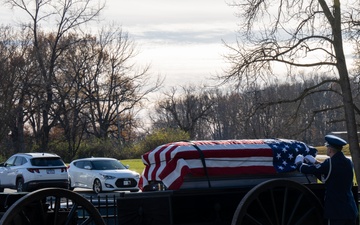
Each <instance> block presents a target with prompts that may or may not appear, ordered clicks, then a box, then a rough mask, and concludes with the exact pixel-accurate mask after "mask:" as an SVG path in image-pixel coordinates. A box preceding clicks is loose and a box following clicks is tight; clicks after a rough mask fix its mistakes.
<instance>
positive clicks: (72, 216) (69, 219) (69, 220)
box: [64, 203, 78, 225]
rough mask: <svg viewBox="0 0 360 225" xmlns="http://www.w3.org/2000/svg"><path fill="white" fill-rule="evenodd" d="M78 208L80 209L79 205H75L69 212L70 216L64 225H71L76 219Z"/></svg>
mask: <svg viewBox="0 0 360 225" xmlns="http://www.w3.org/2000/svg"><path fill="white" fill-rule="evenodd" d="M77 207H78V204H77V203H74V204H73V206H72V207H71V209H70V211H69V214H68V216H67V219H66V221H65V224H64V225H69V224H70V223H71V221H72V219H74V218H75V216H76V210H77Z"/></svg>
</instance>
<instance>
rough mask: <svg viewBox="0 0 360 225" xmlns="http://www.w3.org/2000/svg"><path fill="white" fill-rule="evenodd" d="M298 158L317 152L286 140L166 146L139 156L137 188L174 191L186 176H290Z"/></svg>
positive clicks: (229, 141) (182, 143)
mask: <svg viewBox="0 0 360 225" xmlns="http://www.w3.org/2000/svg"><path fill="white" fill-rule="evenodd" d="M298 154H302V155H304V156H305V155H309V154H310V155H312V156H314V157H315V156H316V154H317V150H316V149H315V148H314V147H311V146H308V145H306V144H305V143H303V142H300V141H295V140H287V139H250V140H221V141H189V142H187V141H182V142H173V143H168V144H165V145H161V146H159V147H157V148H155V149H154V150H152V151H150V152H147V153H145V154H144V155H143V156H142V160H143V163H144V165H145V169H144V171H143V174H142V177H141V179H140V182H139V187H140V188H142V187H144V186H145V185H147V184H148V183H149V182H151V181H155V182H162V183H163V184H164V185H165V186H166V187H167V188H168V189H170V190H176V189H179V188H180V187H181V185H182V183H183V181H184V177H185V176H187V175H191V176H205V175H206V172H207V175H209V176H221V175H249V174H250V175H251V174H275V173H283V172H290V171H294V170H295V169H296V166H295V163H294V162H295V158H296V156H297V155H298ZM201 158H203V160H202V159H201ZM204 163H205V165H204ZM204 166H205V167H206V170H205V169H204Z"/></svg>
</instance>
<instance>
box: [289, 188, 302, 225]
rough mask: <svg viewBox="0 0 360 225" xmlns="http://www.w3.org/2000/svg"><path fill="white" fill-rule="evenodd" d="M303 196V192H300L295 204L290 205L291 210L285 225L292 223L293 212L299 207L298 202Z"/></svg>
mask: <svg viewBox="0 0 360 225" xmlns="http://www.w3.org/2000/svg"><path fill="white" fill-rule="evenodd" d="M303 197H304V194H303V193H301V195H300V196H299V197H298V198H297V200H296V203H295V205H294V206H293V207H292V211H291V214H290V217H289V220H288V223H287V225H292V223H291V221H292V220H293V218H294V216H295V213H296V212H297V210H298V207H299V205H300V202H301V200H302V199H303Z"/></svg>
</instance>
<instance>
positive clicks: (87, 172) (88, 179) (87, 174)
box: [81, 161, 94, 188]
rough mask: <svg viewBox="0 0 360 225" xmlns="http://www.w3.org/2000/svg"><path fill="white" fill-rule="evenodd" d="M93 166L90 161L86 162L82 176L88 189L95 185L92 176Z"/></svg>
mask: <svg viewBox="0 0 360 225" xmlns="http://www.w3.org/2000/svg"><path fill="white" fill-rule="evenodd" d="M92 169H93V165H92V164H91V162H90V161H84V168H83V174H82V176H81V179H82V183H83V184H84V185H85V186H86V187H88V188H92V185H93V180H94V179H93V174H92Z"/></svg>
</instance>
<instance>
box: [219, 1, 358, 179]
mask: <svg viewBox="0 0 360 225" xmlns="http://www.w3.org/2000/svg"><path fill="white" fill-rule="evenodd" d="M354 4H358V2H357V3H351V1H349V3H348V5H345V7H344V9H343V11H342V9H341V7H340V0H333V1H332V2H331V5H330V2H329V1H325V0H300V1H288V0H283V1H276V2H274V1H272V0H253V1H245V2H244V1H239V2H238V3H233V4H232V5H233V6H236V7H239V9H240V10H239V19H241V20H243V21H241V22H240V23H239V24H240V28H239V31H243V33H240V34H241V37H240V38H239V39H238V42H237V46H234V47H232V46H230V45H228V47H229V48H231V49H232V50H233V53H234V54H229V55H228V56H227V59H228V60H229V61H230V62H231V63H232V65H233V66H232V69H231V70H230V71H229V72H228V73H227V74H225V75H224V76H220V78H221V79H223V80H225V81H231V80H236V81H238V83H239V84H240V83H243V84H246V83H247V84H249V83H251V82H256V81H258V80H261V79H262V80H263V81H266V80H268V78H269V77H271V76H270V75H276V72H274V70H273V69H274V66H279V65H285V66H286V68H288V69H289V70H288V74H289V76H291V75H293V74H296V73H294V71H293V69H294V68H299V67H300V68H313V69H315V70H321V69H323V70H326V71H327V72H328V73H329V74H331V75H332V78H331V79H328V80H324V81H322V82H321V83H319V84H317V85H316V86H317V87H318V86H322V87H324V89H325V90H324V91H326V89H327V90H328V87H329V86H331V85H339V86H340V89H341V92H340V93H339V94H340V95H341V97H342V100H343V108H344V112H345V113H344V114H345V121H346V127H347V135H348V141H349V144H350V151H351V155H352V159H353V161H354V164H355V172H356V174H360V148H359V141H358V136H357V125H356V120H355V105H354V102H353V98H352V93H351V87H350V81H349V73H348V68H347V64H346V58H345V54H344V40H343V33H345V32H346V31H352V30H353V25H354V21H359V20H357V19H356V18H354V17H355V16H358V15H357V14H355V13H353V11H352V9H353V8H354V6H355V5H354ZM245 81H246V82H245ZM325 87H326V88H325ZM311 90H312V88H308V89H306V90H304V92H303V93H302V94H303V96H306V95H307V94H306V92H311ZM357 179H358V182H359V181H360V176H357Z"/></svg>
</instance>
